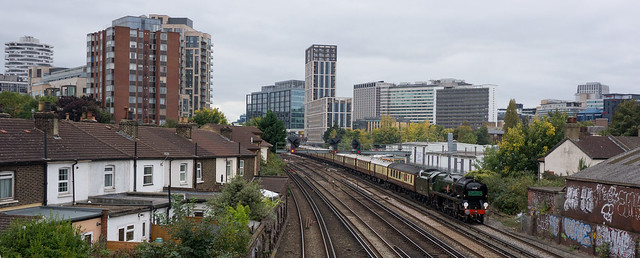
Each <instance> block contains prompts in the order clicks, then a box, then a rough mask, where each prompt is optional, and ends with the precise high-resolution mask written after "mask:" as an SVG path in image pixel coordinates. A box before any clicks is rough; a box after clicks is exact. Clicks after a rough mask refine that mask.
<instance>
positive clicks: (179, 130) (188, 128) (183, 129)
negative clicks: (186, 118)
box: [176, 123, 193, 139]
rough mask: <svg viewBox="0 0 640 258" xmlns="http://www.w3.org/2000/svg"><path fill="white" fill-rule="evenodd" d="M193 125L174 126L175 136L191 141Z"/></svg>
mask: <svg viewBox="0 0 640 258" xmlns="http://www.w3.org/2000/svg"><path fill="white" fill-rule="evenodd" d="M192 130H193V124H187V123H181V124H178V125H176V134H177V135H180V136H182V137H184V138H186V139H191V132H192Z"/></svg>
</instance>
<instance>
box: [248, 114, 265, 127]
mask: <svg viewBox="0 0 640 258" xmlns="http://www.w3.org/2000/svg"><path fill="white" fill-rule="evenodd" d="M260 120H262V117H261V116H256V117H254V118H251V119H249V121H247V122H246V123H245V124H244V125H245V126H255V127H258V124H260Z"/></svg>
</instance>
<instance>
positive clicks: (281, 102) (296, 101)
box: [246, 80, 305, 131]
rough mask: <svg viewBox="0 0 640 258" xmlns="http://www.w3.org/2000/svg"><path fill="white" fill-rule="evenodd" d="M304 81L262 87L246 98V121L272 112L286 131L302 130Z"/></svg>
mask: <svg viewBox="0 0 640 258" xmlns="http://www.w3.org/2000/svg"><path fill="white" fill-rule="evenodd" d="M304 104H305V103H304V81H301V80H288V81H281V82H276V83H275V85H270V86H263V87H262V90H261V91H259V92H252V93H251V94H247V96H246V105H247V108H246V110H247V113H246V119H247V120H250V119H252V118H255V117H262V116H264V115H266V114H267V110H271V111H272V112H274V113H275V114H276V115H277V116H278V119H280V120H282V122H284V127H285V128H286V129H288V130H290V131H291V130H294V131H295V130H302V129H304Z"/></svg>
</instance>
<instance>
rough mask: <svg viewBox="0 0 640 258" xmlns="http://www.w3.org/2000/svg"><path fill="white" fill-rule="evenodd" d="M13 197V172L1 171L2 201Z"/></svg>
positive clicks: (0, 188)
mask: <svg viewBox="0 0 640 258" xmlns="http://www.w3.org/2000/svg"><path fill="white" fill-rule="evenodd" d="M12 199H13V172H9V171H3V172H0V201H4V200H12Z"/></svg>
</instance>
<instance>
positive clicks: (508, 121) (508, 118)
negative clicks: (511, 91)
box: [502, 99, 521, 134]
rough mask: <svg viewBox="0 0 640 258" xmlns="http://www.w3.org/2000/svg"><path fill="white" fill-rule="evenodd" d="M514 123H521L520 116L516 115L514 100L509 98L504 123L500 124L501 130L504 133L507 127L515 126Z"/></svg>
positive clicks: (507, 129)
mask: <svg viewBox="0 0 640 258" xmlns="http://www.w3.org/2000/svg"><path fill="white" fill-rule="evenodd" d="M516 124H521V121H520V117H519V116H518V109H517V107H516V100H515V99H511V100H509V105H508V106H507V112H506V113H505V114H504V125H503V126H502V130H503V131H504V133H505V134H506V133H507V131H509V129H511V128H513V127H515V126H516Z"/></svg>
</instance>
